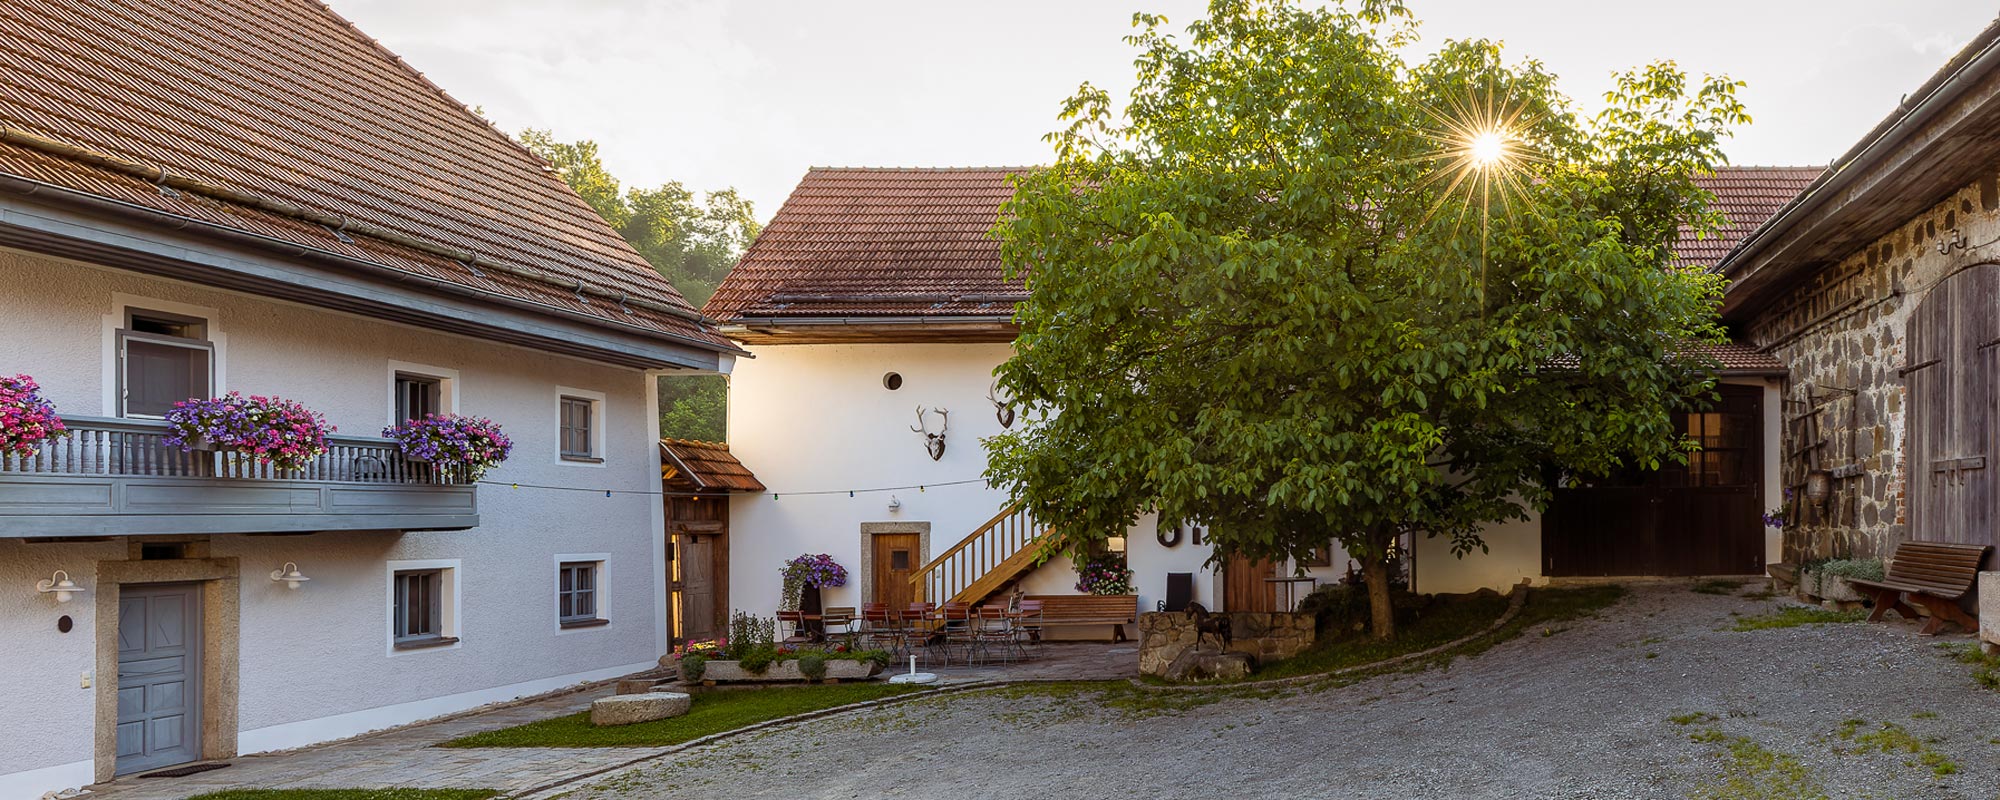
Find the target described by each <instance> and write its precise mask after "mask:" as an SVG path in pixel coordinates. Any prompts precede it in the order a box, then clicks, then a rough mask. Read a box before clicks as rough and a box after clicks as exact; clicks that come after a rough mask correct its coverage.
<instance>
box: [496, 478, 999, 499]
mask: <svg viewBox="0 0 2000 800" xmlns="http://www.w3.org/2000/svg"><path fill="white" fill-rule="evenodd" d="M985 482H986V479H985V478H968V479H966V480H962V481H943V482H941V483H913V484H910V485H908V486H874V487H869V488H866V489H815V490H812V491H801V492H770V493H769V494H770V495H771V499H772V500H778V499H781V498H783V497H811V496H817V495H841V494H844V495H847V496H848V497H854V496H856V495H863V494H879V493H882V492H906V491H909V490H911V489H915V490H917V491H918V492H919V493H921V492H925V491H928V490H930V489H935V488H940V487H945V486H964V485H966V484H971V483H985ZM479 483H480V484H482V485H485V486H505V487H507V488H509V489H543V490H548V491H557V492H589V493H591V494H601V495H604V496H605V497H610V496H612V495H620V494H635V495H640V496H644V497H664V496H667V495H676V496H678V495H679V494H681V493H678V492H668V491H666V490H664V489H658V490H633V489H591V488H586V487H581V486H549V485H547V484H540V483H520V482H517V481H486V480H482V481H479Z"/></svg>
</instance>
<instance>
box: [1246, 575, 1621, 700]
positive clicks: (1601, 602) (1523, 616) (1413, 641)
mask: <svg viewBox="0 0 2000 800" xmlns="http://www.w3.org/2000/svg"><path fill="white" fill-rule="evenodd" d="M1624 596H1625V588H1624V587H1622V586H1587V587H1578V588H1569V589H1532V590H1530V591H1529V593H1528V599H1527V602H1526V603H1524V604H1523V605H1522V606H1521V613H1520V615H1519V616H1517V617H1515V618H1514V621H1512V622H1510V623H1508V625H1507V626H1506V627H1505V628H1502V629H1501V630H1499V631H1497V632H1495V635H1493V636H1491V637H1488V638H1487V639H1484V640H1482V641H1480V642H1474V643H1470V644H1468V645H1467V648H1468V650H1467V651H1466V652H1458V653H1453V654H1452V655H1465V654H1469V653H1478V652H1483V651H1484V650H1485V649H1486V648H1487V647H1490V646H1492V645H1493V644H1497V643H1498V642H1501V641H1505V640H1507V639H1511V638H1513V637H1515V636H1518V635H1520V634H1521V632H1522V631H1525V630H1527V629H1529V628H1531V627H1534V626H1538V625H1540V626H1544V627H1542V628H1541V631H1542V635H1544V636H1553V635H1555V633H1557V632H1558V630H1559V629H1558V628H1554V627H1547V626H1549V625H1550V624H1552V623H1556V622H1561V621H1564V620H1570V619H1575V618H1578V617H1584V616H1590V615H1592V614H1595V613H1597V611H1598V610H1599V609H1602V608H1604V607H1606V606H1609V605H1611V604H1613V603H1616V602H1618V599H1619V598H1621V597H1624ZM1506 611H1507V598H1506V597H1505V596H1500V595H1480V596H1474V597H1470V598H1467V599H1464V600H1461V601H1458V602H1453V603H1449V604H1444V605H1441V606H1438V607H1435V608H1433V609H1431V610H1429V611H1428V612H1427V613H1425V614H1423V615H1421V616H1418V617H1416V618H1415V619H1411V620H1407V621H1404V620H1398V622H1399V623H1400V624H1399V625H1398V627H1397V628H1396V638H1395V639H1394V640H1391V641H1387V642H1377V641H1375V640H1373V639H1369V638H1367V637H1365V636H1360V637H1351V638H1346V639H1339V640H1335V641H1330V642H1322V643H1320V644H1318V645H1315V646H1314V647H1313V648H1312V649H1309V650H1307V651H1305V652H1303V653H1300V654H1298V655H1297V656H1294V657H1292V658H1288V659H1285V660H1283V661H1275V662H1272V663H1270V664H1266V665H1264V666H1263V667H1261V668H1259V669H1258V670H1257V671H1256V672H1255V673H1252V674H1251V675H1250V677H1249V678H1246V679H1245V680H1247V681H1261V680H1270V679H1273V678H1289V677H1292V676H1296V675H1317V674H1320V673H1325V672H1334V671H1338V670H1343V669H1349V668H1352V667H1359V666H1365V665H1368V664H1373V663H1376V662H1379V661H1387V660H1389V659H1392V658H1395V657H1397V656H1402V655H1407V654H1410V653H1416V652H1420V651H1423V650H1429V649H1431V648H1433V647H1437V646H1439V645H1442V644H1445V643H1447V642H1452V641H1456V640H1458V639H1462V638H1464V637H1466V636H1470V635H1472V634H1474V633H1478V632H1479V631H1482V630H1485V629H1486V626H1488V625H1491V624H1493V621H1494V620H1496V619H1499V618H1500V615H1501V614H1503V613H1506Z"/></svg>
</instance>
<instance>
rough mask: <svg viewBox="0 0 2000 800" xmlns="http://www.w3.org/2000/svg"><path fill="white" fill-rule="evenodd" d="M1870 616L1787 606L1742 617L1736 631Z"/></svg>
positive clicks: (1860, 612) (1829, 622)
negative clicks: (1766, 612) (1769, 612)
mask: <svg viewBox="0 0 2000 800" xmlns="http://www.w3.org/2000/svg"><path fill="white" fill-rule="evenodd" d="M1867 618H1868V612H1866V611H1860V610H1855V611H1830V610H1828V609H1824V608H1800V607H1798V606H1785V607H1783V608H1780V609H1778V610H1777V612H1776V613H1771V614H1759V615H1757V616H1754V617H1740V618H1738V619H1737V620H1736V626H1735V627H1733V628H1731V629H1730V630H1734V631H1762V630H1770V629H1772V628H1797V627H1800V626H1803V625H1827V624H1832V623H1841V622H1860V621H1862V620H1865V619H1867Z"/></svg>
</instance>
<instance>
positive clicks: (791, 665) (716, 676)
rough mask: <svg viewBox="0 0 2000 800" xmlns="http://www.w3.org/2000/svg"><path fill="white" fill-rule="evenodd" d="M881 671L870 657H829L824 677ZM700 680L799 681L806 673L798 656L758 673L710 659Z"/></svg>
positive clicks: (865, 676) (852, 677) (863, 676)
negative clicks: (847, 658) (851, 659)
mask: <svg viewBox="0 0 2000 800" xmlns="http://www.w3.org/2000/svg"><path fill="white" fill-rule="evenodd" d="M881 671H882V668H881V667H880V666H878V665H877V664H876V663H875V662H873V661H849V660H846V659H828V660H827V662H826V678H827V680H843V681H858V680H867V679H869V678H872V677H875V674H876V673H878V672H881ZM701 680H702V682H703V683H709V682H714V683H748V682H763V683H783V682H792V683H798V682H802V681H805V680H806V676H805V674H804V673H801V672H799V662H798V660H797V659H790V660H786V661H780V662H777V663H775V664H772V665H771V666H770V668H769V669H766V670H764V673H763V674H761V675H757V674H752V673H751V672H750V671H749V670H747V669H744V668H743V667H742V666H741V663H740V662H736V661H710V662H708V665H707V667H706V668H704V669H703V670H702V673H701Z"/></svg>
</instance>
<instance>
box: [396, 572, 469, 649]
mask: <svg viewBox="0 0 2000 800" xmlns="http://www.w3.org/2000/svg"><path fill="white" fill-rule="evenodd" d="M451 573H452V570H451V569H449V568H443V567H439V568H427V569H400V570H396V571H394V572H393V573H391V581H392V589H393V594H394V600H393V602H394V613H393V615H392V616H391V621H390V631H389V633H390V637H391V640H392V641H393V642H394V643H395V646H396V647H397V648H399V649H402V648H414V647H430V646H434V645H444V644H451V643H453V642H456V641H458V639H457V637H455V636H453V635H452V633H453V631H452V629H451V618H450V614H451V612H452V608H451V604H452V602H453V599H454V598H453V597H452V587H451V585H450V578H451Z"/></svg>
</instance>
